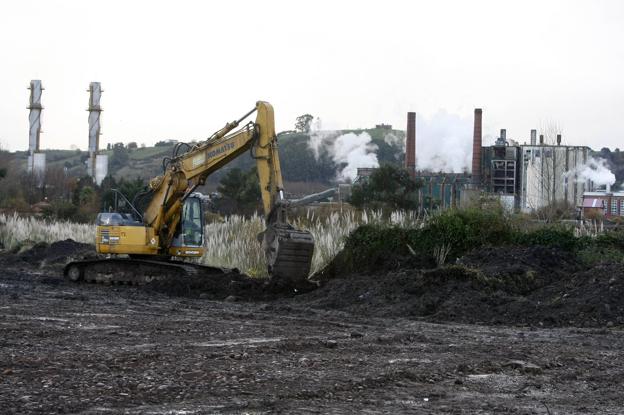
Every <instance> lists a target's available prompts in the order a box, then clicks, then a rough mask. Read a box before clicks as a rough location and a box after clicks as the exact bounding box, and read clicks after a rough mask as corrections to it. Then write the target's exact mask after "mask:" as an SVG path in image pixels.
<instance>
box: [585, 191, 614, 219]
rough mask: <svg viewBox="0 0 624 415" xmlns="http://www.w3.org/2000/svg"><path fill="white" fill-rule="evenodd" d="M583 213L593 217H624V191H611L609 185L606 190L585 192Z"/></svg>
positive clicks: (587, 216) (586, 216)
mask: <svg viewBox="0 0 624 415" xmlns="http://www.w3.org/2000/svg"><path fill="white" fill-rule="evenodd" d="M582 214H583V217H584V218H593V219H597V218H599V217H604V218H607V219H614V218H617V217H624V192H611V189H609V188H608V187H607V189H606V190H605V191H597V192H585V194H584V195H583V205H582Z"/></svg>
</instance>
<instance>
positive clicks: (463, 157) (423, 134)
mask: <svg viewBox="0 0 624 415" xmlns="http://www.w3.org/2000/svg"><path fill="white" fill-rule="evenodd" d="M472 130H473V125H472V121H471V120H468V119H464V118H461V117H459V116H458V115H455V114H449V113H447V112H445V111H439V112H438V113H436V114H435V115H434V116H433V117H432V118H431V119H424V118H421V117H420V116H418V114H417V116H416V168H417V169H418V170H429V171H432V172H439V171H443V172H446V173H463V172H467V171H470V165H471V163H472Z"/></svg>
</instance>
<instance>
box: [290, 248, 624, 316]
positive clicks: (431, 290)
mask: <svg viewBox="0 0 624 415" xmlns="http://www.w3.org/2000/svg"><path fill="white" fill-rule="evenodd" d="M623 295H624V265H622V264H604V265H601V266H598V267H594V268H593V269H588V268H587V267H585V266H583V265H582V264H580V263H579V262H578V261H577V260H576V259H575V258H574V257H573V256H572V254H570V253H569V252H567V251H563V250H560V249H557V248H544V247H500V248H482V249H479V250H476V251H473V252H471V253H470V254H468V255H466V256H465V257H463V258H460V259H458V260H457V263H456V264H455V265H451V266H446V267H442V268H438V269H433V270H422V269H402V270H398V271H391V272H387V273H366V274H351V275H348V276H344V277H343V278H334V279H331V280H326V281H325V282H324V285H323V287H322V288H321V289H319V290H317V291H315V292H313V293H310V294H307V295H305V296H303V297H301V298H299V300H300V301H303V302H305V303H307V304H309V305H310V306H314V307H322V308H335V309H341V310H346V311H350V312H355V313H360V314H366V315H376V316H401V317H411V318H423V319H427V320H432V321H457V322H462V323H484V324H518V325H544V326H568V325H570V326H602V325H611V324H618V325H620V324H624V300H622V298H624V296H623Z"/></svg>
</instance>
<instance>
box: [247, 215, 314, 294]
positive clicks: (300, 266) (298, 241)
mask: <svg viewBox="0 0 624 415" xmlns="http://www.w3.org/2000/svg"><path fill="white" fill-rule="evenodd" d="M285 212H286V208H285V207H284V206H276V208H275V209H274V210H273V212H271V214H270V215H269V218H268V220H267V229H266V230H265V231H264V232H263V233H262V234H260V235H259V236H260V237H261V241H262V245H263V248H264V251H265V255H266V258H267V263H268V267H269V274H270V275H271V278H272V279H273V280H277V281H284V282H285V283H287V284H290V285H292V286H297V285H298V284H299V283H303V282H307V279H308V275H309V274H310V266H311V264H312V256H313V255H314V238H313V237H312V234H311V233H310V232H308V231H302V230H298V229H295V228H294V227H293V226H292V225H290V224H289V223H288V222H286V219H285Z"/></svg>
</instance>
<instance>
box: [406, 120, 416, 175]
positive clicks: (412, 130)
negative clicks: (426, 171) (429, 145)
mask: <svg viewBox="0 0 624 415" xmlns="http://www.w3.org/2000/svg"><path fill="white" fill-rule="evenodd" d="M405 168H406V169H407V171H408V172H409V174H410V176H412V177H415V176H416V113H415V112H408V113H407V134H406V137H405Z"/></svg>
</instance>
